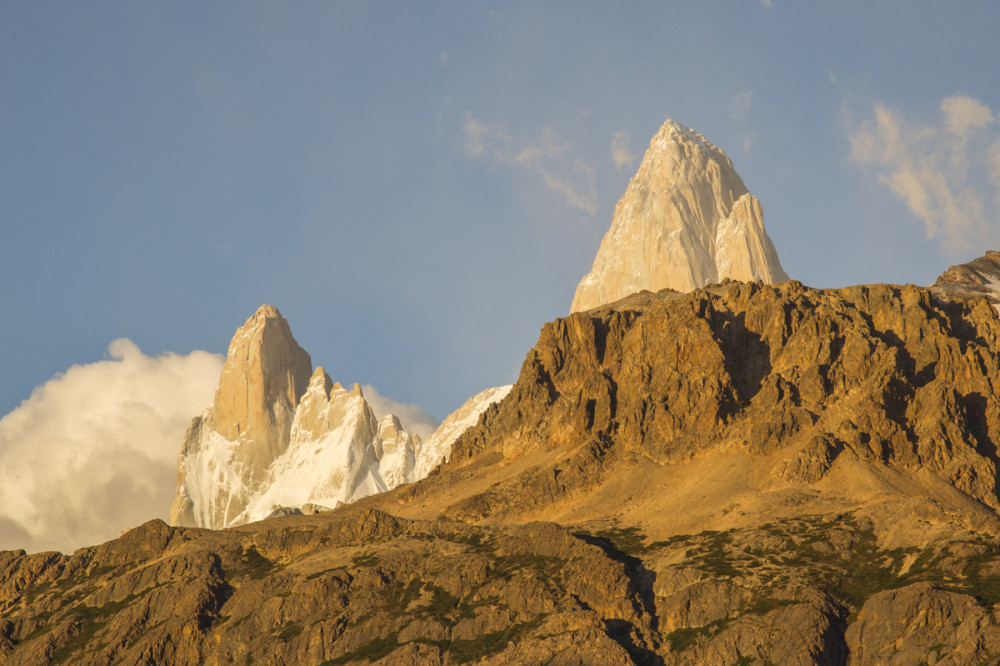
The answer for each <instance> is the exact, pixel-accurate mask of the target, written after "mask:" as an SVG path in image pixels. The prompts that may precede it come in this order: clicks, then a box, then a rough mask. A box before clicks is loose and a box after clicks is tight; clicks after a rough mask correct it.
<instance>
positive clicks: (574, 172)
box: [462, 115, 597, 215]
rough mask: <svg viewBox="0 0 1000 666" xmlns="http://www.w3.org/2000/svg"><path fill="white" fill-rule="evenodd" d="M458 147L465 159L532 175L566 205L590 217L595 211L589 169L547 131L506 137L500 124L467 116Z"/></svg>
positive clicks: (560, 139) (595, 192) (594, 198)
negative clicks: (529, 135)
mask: <svg viewBox="0 0 1000 666" xmlns="http://www.w3.org/2000/svg"><path fill="white" fill-rule="evenodd" d="M462 148H463V149H464V150H465V152H466V154H467V155H468V156H469V157H475V158H488V159H492V160H494V161H496V162H498V163H499V164H504V165H506V166H512V167H517V168H519V169H524V170H526V171H529V172H531V173H534V174H535V175H536V176H538V177H539V179H540V180H541V182H542V184H543V185H544V186H545V188H546V189H547V190H548V191H549V192H551V193H553V194H555V195H557V196H558V197H559V198H560V199H561V200H562V202H563V203H564V204H566V205H567V206H570V207H572V208H576V209H578V210H582V211H585V212H587V213H590V214H591V215H593V214H595V213H596V212H597V191H596V188H595V184H594V171H593V169H592V168H590V167H589V166H587V165H586V164H583V163H582V162H581V161H580V160H578V159H572V158H571V157H570V144H569V143H568V142H567V141H565V140H563V139H562V138H560V137H559V136H558V135H557V134H556V133H555V132H553V131H552V130H551V129H548V128H546V129H544V130H543V131H542V132H541V133H540V134H539V135H538V136H537V137H534V138H531V139H526V138H523V137H518V136H514V135H511V134H509V133H508V132H507V130H506V129H505V128H504V127H503V125H502V124H500V123H493V124H487V123H486V122H484V121H482V120H480V119H478V118H475V117H473V116H472V115H467V116H466V118H465V122H464V123H463V124H462Z"/></svg>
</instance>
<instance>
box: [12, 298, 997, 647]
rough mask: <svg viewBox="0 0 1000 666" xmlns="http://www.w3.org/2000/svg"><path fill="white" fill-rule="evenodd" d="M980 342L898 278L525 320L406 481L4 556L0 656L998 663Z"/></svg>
mask: <svg viewBox="0 0 1000 666" xmlns="http://www.w3.org/2000/svg"><path fill="white" fill-rule="evenodd" d="M998 336H1000V320H998V319H997V317H996V315H995V312H994V311H993V309H992V308H991V307H990V306H989V305H988V304H987V302H985V301H983V300H981V299H973V300H968V301H961V300H959V301H942V300H940V299H938V298H935V297H934V296H933V294H932V292H930V291H929V290H926V289H921V288H917V287H912V286H893V285H869V286H858V287H851V288H847V289H839V290H814V289H808V288H806V287H803V286H802V285H800V284H798V283H795V282H789V283H785V284H782V285H774V286H768V285H762V284H754V283H735V282H728V283H724V284H719V285H712V286H709V287H707V288H705V289H701V290H696V291H694V292H692V293H687V294H679V293H676V292H669V291H664V292H660V293H658V294H652V293H648V292H647V293H639V294H636V295H633V296H630V297H629V298H626V299H623V300H621V301H618V302H615V303H613V304H609V305H607V306H603V307H599V308H595V309H591V310H588V311H586V312H581V313H577V314H574V315H572V316H570V317H567V318H564V319H559V320H556V321H554V322H551V323H549V324H546V325H545V326H544V327H543V329H542V331H541V333H540V336H539V341H538V344H537V345H536V346H535V348H534V349H532V350H531V351H530V352H529V354H528V356H527V358H526V360H525V363H524V365H523V367H522V371H521V374H520V376H519V378H518V381H517V382H516V384H515V385H514V387H513V388H512V389H511V390H510V393H509V394H508V395H507V397H506V398H505V399H504V400H503V401H501V402H499V403H494V404H492V405H491V406H489V407H488V408H487V409H486V410H485V411H484V412H483V414H482V416H481V417H480V419H479V421H478V423H477V425H476V426H474V427H473V428H471V429H469V430H467V431H465V433H464V434H463V435H462V436H460V437H459V438H458V440H457V441H456V443H455V445H454V447H453V450H452V453H451V457H450V459H449V461H448V462H447V463H445V464H443V465H441V466H439V467H438V468H436V469H435V470H434V471H433V472H432V473H431V474H430V475H429V476H428V477H427V478H426V479H424V480H422V481H419V482H416V483H412V484H407V485H404V486H401V487H399V488H397V489H395V490H391V491H389V492H386V493H381V494H377V495H371V496H368V497H365V498H362V499H359V500H358V501H356V502H355V503H353V504H351V505H349V506H345V507H342V508H340V509H337V510H335V511H331V512H327V513H321V514H317V515H295V516H286V517H277V518H272V519H269V520H265V521H262V522H258V523H254V524H251V525H244V526H240V527H236V528H232V529H229V530H225V531H206V530H198V529H182V528H171V527H167V526H166V525H164V524H162V523H160V522H158V521H154V522H151V523H148V524H146V525H144V526H143V527H141V528H138V529H136V530H133V531H131V532H129V533H127V534H125V535H123V536H122V537H121V538H119V539H117V540H115V541H112V542H109V543H107V544H104V545H102V546H97V547H94V548H89V549H83V550H81V551H78V552H77V553H74V555H72V556H63V555H59V554H56V553H40V554H35V555H26V554H24V553H23V552H12V553H3V554H0V617H2V619H0V654H2V655H3V658H4V659H5V660H6V661H8V662H10V663H47V662H58V661H69V660H72V661H73V663H107V662H109V661H121V662H123V663H149V662H156V663H162V662H169V661H173V662H178V661H187V662H207V663H216V662H224V661H226V662H231V661H245V660H246V659H247V657H248V655H249V656H251V657H252V658H253V659H254V660H255V661H263V662H266V663H308V664H320V663H331V664H335V663H359V664H362V663H382V664H404V663H405V664H409V663H414V662H418V663H428V664H458V663H483V664H502V663H554V664H580V663H594V662H599V663H608V664H616V663H620V664H628V663H638V664H704V663H720V664H731V663H744V664H766V663H781V664H844V663H850V664H881V663H915V661H914V660H919V659H922V660H924V661H926V662H927V663H929V664H938V663H940V664H945V663H947V664H973V663H992V662H993V661H996V660H997V659H1000V629H998V627H1000V520H998V517H997V508H998V507H1000V494H998V489H997V468H996V464H997V459H998V454H997V444H998V443H1000V403H998V399H997V397H996V396H997V386H996V383H997V381H1000V380H998V379H997V378H998V377H1000V361H998V358H997V354H996V352H995V349H996V348H997V344H998V343H1000V340H998Z"/></svg>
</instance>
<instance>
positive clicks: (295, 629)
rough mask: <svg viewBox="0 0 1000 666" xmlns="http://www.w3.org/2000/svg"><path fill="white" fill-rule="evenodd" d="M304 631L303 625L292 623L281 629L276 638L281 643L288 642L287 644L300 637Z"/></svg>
mask: <svg viewBox="0 0 1000 666" xmlns="http://www.w3.org/2000/svg"><path fill="white" fill-rule="evenodd" d="M302 629H303V627H302V625H301V624H299V623H298V622H292V623H291V624H286V625H285V626H284V627H283V628H282V629H281V631H280V632H278V635H277V636H276V638H277V639H278V640H279V641H286V642H287V641H290V640H292V639H293V638H295V637H296V636H298V635H299V634H301V633H302Z"/></svg>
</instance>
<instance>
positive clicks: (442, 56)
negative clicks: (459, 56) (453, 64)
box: [438, 51, 451, 67]
mask: <svg viewBox="0 0 1000 666" xmlns="http://www.w3.org/2000/svg"><path fill="white" fill-rule="evenodd" d="M438 57H439V58H440V59H441V66H442V67H447V66H448V62H449V61H450V60H451V56H450V55H448V54H447V53H446V52H445V51H441V53H440V55H439V56H438Z"/></svg>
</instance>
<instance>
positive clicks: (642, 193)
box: [571, 120, 788, 312]
mask: <svg viewBox="0 0 1000 666" xmlns="http://www.w3.org/2000/svg"><path fill="white" fill-rule="evenodd" d="M727 277H728V278H733V279H736V280H743V281H755V280H762V281H764V282H782V281H784V280H787V279H788V276H787V275H786V274H785V271H784V270H783V269H782V268H781V263H780V261H779V260H778V255H777V252H776V251H775V249H774V245H773V244H772V243H771V240H770V238H768V237H767V234H766V233H765V231H764V214H763V210H762V208H761V205H760V201H758V200H757V198H756V197H754V196H753V195H751V194H750V193H749V192H748V191H747V188H746V185H744V184H743V180H742V179H741V178H740V177H739V175H738V174H737V173H736V170H735V169H734V168H733V163H732V160H730V159H729V157H727V156H726V154H725V153H724V152H723V151H722V150H721V149H720V148H718V147H717V146H715V145H714V144H712V143H711V142H710V141H708V140H707V139H706V138H705V137H704V136H703V135H701V134H699V133H698V132H695V131H694V130H692V129H691V128H689V127H687V126H685V125H682V124H680V123H678V122H675V121H673V120H667V121H666V122H665V123H663V125H662V126H661V127H660V129H659V131H658V132H657V133H656V134H655V135H654V136H653V138H652V140H651V141H650V143H649V148H648V150H647V151H646V154H645V156H644V157H643V159H642V164H640V165H639V170H638V171H637V172H636V174H635V176H633V177H632V180H631V181H630V182H629V185H628V188H627V189H626V191H625V194H624V195H623V196H622V198H621V200H620V201H619V202H618V205H617V206H615V212H614V216H613V218H612V222H611V228H610V229H609V230H608V232H607V233H606V234H605V236H604V239H603V240H602V241H601V247H600V249H599V250H598V252H597V256H596V258H595V259H594V265H593V269H592V270H591V272H590V273H589V274H587V275H586V276H584V278H583V280H581V282H580V284H579V286H578V287H577V289H576V294H575V296H574V298H573V304H572V307H571V312H578V311H581V310H587V309H590V308H593V307H597V306H599V305H603V304H605V303H610V302H612V301H616V300H618V299H620V298H624V297H625V296H628V295H629V294H633V293H636V292H638V291H642V290H650V291H658V290H660V289H665V288H671V289H675V290H678V291H691V290H692V289H696V288H699V287H703V286H705V285H707V284H710V283H713V282H718V281H720V280H722V279H723V278H727Z"/></svg>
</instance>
